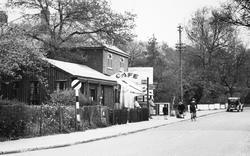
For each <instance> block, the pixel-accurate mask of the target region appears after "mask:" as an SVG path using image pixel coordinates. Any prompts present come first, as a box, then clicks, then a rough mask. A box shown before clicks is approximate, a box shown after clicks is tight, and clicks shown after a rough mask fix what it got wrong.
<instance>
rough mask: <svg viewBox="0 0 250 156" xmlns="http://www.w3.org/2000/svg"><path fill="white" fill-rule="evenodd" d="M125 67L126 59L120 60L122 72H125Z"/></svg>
mask: <svg viewBox="0 0 250 156" xmlns="http://www.w3.org/2000/svg"><path fill="white" fill-rule="evenodd" d="M124 66H125V65H124V58H123V57H121V58H120V70H121V71H124Z"/></svg>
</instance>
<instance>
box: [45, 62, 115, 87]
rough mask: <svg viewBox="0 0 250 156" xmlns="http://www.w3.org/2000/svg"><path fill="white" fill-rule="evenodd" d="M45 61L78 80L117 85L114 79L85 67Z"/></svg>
mask: <svg viewBox="0 0 250 156" xmlns="http://www.w3.org/2000/svg"><path fill="white" fill-rule="evenodd" d="M45 60H46V61H48V62H49V63H50V64H51V65H53V66H55V67H57V68H59V69H61V70H63V71H65V72H67V73H69V74H71V75H72V76H74V77H77V78H78V79H80V80H86V81H87V80H88V81H91V82H96V83H99V82H101V83H102V84H108V85H117V81H116V79H115V78H112V77H110V76H106V75H104V74H102V73H100V72H98V71H96V70H94V69H92V68H90V67H88V66H86V65H82V64H76V63H70V62H64V61H58V60H53V59H48V58H46V59H45Z"/></svg>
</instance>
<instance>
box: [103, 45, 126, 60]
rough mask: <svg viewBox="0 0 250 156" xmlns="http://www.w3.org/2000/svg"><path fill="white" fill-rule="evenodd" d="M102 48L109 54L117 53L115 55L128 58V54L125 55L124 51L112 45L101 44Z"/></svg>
mask: <svg viewBox="0 0 250 156" xmlns="http://www.w3.org/2000/svg"><path fill="white" fill-rule="evenodd" d="M103 46H104V47H105V48H106V49H107V50H110V51H111V52H114V53H117V54H121V55H125V56H126V57H129V54H128V53H126V52H125V51H123V50H121V49H119V48H117V47H116V46H113V45H108V44H103Z"/></svg>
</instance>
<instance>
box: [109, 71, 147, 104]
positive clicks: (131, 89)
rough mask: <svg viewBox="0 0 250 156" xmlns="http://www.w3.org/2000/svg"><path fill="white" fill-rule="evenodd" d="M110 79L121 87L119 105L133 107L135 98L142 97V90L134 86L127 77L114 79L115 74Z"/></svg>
mask: <svg viewBox="0 0 250 156" xmlns="http://www.w3.org/2000/svg"><path fill="white" fill-rule="evenodd" d="M111 77H113V78H115V79H116V80H117V83H118V84H119V85H120V86H121V91H120V104H121V105H122V106H124V107H126V108H134V107H135V97H136V96H139V95H144V94H145V93H144V92H143V90H142V88H141V87H140V86H139V85H137V84H135V83H134V82H133V81H132V80H130V78H128V77H120V78H118V77H116V74H114V75H112V76H111Z"/></svg>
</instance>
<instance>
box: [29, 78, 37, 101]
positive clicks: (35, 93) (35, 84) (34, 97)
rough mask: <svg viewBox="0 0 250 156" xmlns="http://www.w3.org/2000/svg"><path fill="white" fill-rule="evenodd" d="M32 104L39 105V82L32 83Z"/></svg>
mask: <svg viewBox="0 0 250 156" xmlns="http://www.w3.org/2000/svg"><path fill="white" fill-rule="evenodd" d="M30 103H31V104H35V105H37V104H39V84H38V81H31V82H30Z"/></svg>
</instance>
